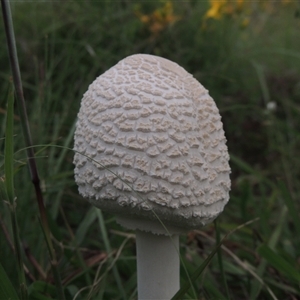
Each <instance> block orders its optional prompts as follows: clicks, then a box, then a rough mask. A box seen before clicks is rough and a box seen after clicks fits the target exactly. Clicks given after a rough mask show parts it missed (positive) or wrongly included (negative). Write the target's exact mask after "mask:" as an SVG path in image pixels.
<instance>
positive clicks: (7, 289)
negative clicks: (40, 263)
mask: <svg viewBox="0 0 300 300" xmlns="http://www.w3.org/2000/svg"><path fill="white" fill-rule="evenodd" d="M0 299H7V300H18V299H19V297H18V295H17V292H16V291H15V289H14V287H13V285H12V283H11V281H10V280H9V278H8V276H7V274H6V272H5V270H4V269H3V267H2V265H1V263H0Z"/></svg>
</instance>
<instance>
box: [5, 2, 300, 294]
mask: <svg viewBox="0 0 300 300" xmlns="http://www.w3.org/2000/svg"><path fill="white" fill-rule="evenodd" d="M240 2H243V1H240ZM283 2H284V3H283ZM223 3H224V4H223V6H222V7H220V8H219V10H218V12H219V15H218V14H215V15H212V17H211V18H209V17H208V13H207V12H208V11H209V9H211V8H214V5H215V4H214V3H209V2H208V1H195V0H194V1H192V0H190V1H184V2H183V1H173V2H171V1H167V2H166V1H151V2H148V1H147V2H146V1H141V2H131V1H108V0H107V1H72V2H70V1H65V2H55V1H47V2H44V1H39V2H38V1H34V2H26V3H25V2H13V3H12V12H13V18H14V25H15V34H16V39H17V47H18V54H19V61H20V67H21V75H22V79H23V84H24V91H25V98H26V100H27V109H28V114H29V120H30V127H31V131H32V135H33V141H34V144H35V145H44V144H52V145H61V146H65V147H70V148H72V146H73V132H74V125H75V121H76V114H77V112H78V109H79V105H80V100H81V97H82V94H83V93H84V92H85V91H86V90H87V88H88V85H89V84H90V83H91V82H92V81H93V80H94V79H95V78H96V77H97V76H99V75H100V74H102V73H103V72H104V71H105V70H107V69H108V68H110V67H111V66H113V65H114V64H115V63H117V62H118V61H119V60H121V59H122V58H124V57H126V56H128V55H130V54H134V53H150V54H155V55H160V56H163V57H166V58H168V59H170V60H173V61H175V62H177V63H178V64H180V65H181V66H183V67H184V68H185V69H186V70H187V71H188V72H190V73H192V74H193V75H194V76H195V77H196V78H197V79H198V80H199V81H200V82H201V83H202V84H203V85H204V86H205V87H206V88H208V89H209V91H210V94H211V95H212V96H213V98H214V99H215V101H216V103H217V105H218V107H219V109H220V113H221V115H222V120H223V123H224V127H225V132H226V136H227V139H228V147H229V151H230V155H231V167H232V191H231V199H230V202H229V203H228V205H227V206H226V208H225V211H224V213H223V214H222V215H221V216H220V217H219V218H218V224H219V226H218V228H219V229H220V234H221V236H223V235H224V234H226V233H228V232H229V231H230V230H232V229H235V228H237V227H238V226H240V225H242V224H244V223H245V222H247V221H251V220H254V219H256V218H259V219H258V220H257V221H255V222H253V223H251V224H250V225H248V226H245V227H242V228H241V229H239V230H238V231H236V232H234V233H233V234H231V235H230V236H229V237H228V238H227V239H226V241H225V242H224V244H223V251H222V262H223V267H224V273H225V281H226V283H227V286H228V291H229V292H228V293H226V284H225V283H224V280H222V272H221V271H220V267H219V264H218V260H217V257H216V258H214V259H213V261H212V263H211V264H210V266H209V267H208V268H207V269H206V270H205V272H203V273H202V275H201V277H200V278H198V279H197V280H195V281H194V282H193V285H194V292H191V291H190V292H189V293H187V294H186V299H227V298H230V299H274V297H277V299H297V298H299V297H300V287H299V282H300V280H299V277H300V275H299V274H300V273H299V271H300V220H299V208H300V207H299V195H300V190H299V189H300V184H299V183H300V174H299V173H300V171H299V170H300V156H299V149H300V139H299V138H300V135H299V132H300V122H299V118H300V80H299V78H300V77H299V75H300V41H299V30H300V18H299V14H300V7H299V5H298V4H297V1H281V2H280V1H277V2H274V1H264V2H245V3H244V4H242V5H241V6H238V5H237V4H236V1H231V3H227V4H226V1H223ZM215 9H217V7H215ZM205 16H206V17H205ZM0 41H2V45H4V44H5V42H4V41H5V37H4V31H3V24H2V23H1V24H0ZM0 65H1V69H0V78H1V81H0V95H1V97H0V122H1V125H2V126H1V127H0V128H1V129H0V130H1V137H2V138H1V139H0V151H1V156H0V161H1V168H0V176H1V186H0V195H1V202H0V218H1V228H2V230H0V262H1V264H2V266H3V267H4V269H5V270H6V272H7V274H8V276H9V278H10V279H11V280H12V282H13V284H14V285H15V286H17V278H16V276H15V274H16V260H15V259H14V255H13V253H12V250H11V247H10V245H9V240H12V233H11V229H10V226H9V224H10V222H9V214H8V209H7V205H6V202H5V200H6V199H5V195H4V192H3V187H2V185H3V182H4V176H3V174H4V169H3V162H4V156H3V153H4V144H5V139H4V136H5V113H6V101H7V95H8V87H9V85H10V76H11V72H10V69H9V63H8V55H7V51H6V47H4V46H3V47H1V48H0ZM14 147H15V148H14V151H15V155H14V159H15V169H14V170H15V178H14V179H15V194H16V196H17V211H18V213H17V218H18V223H19V227H20V233H21V234H20V235H21V239H22V243H23V245H22V246H23V249H24V257H25V264H26V266H27V268H28V269H29V272H30V277H28V279H27V282H28V286H29V292H30V295H31V298H32V299H42V298H41V297H42V296H41V295H44V296H45V297H48V298H51V297H52V298H54V299H55V298H56V292H55V288H54V287H53V278H52V273H51V269H50V264H49V258H48V254H47V249H46V245H45V241H44V237H43V233H42V230H41V227H40V223H39V217H38V209H37V205H36V202H35V196H34V191H33V187H32V184H31V183H30V179H29V174H28V169H27V166H26V154H25V151H24V150H22V149H23V147H24V143H23V139H22V134H21V129H20V122H19V117H18V112H17V111H16V113H15V146H14ZM36 151H37V162H38V168H39V172H40V177H41V180H42V188H43V192H44V197H45V201H46V207H47V212H48V215H49V219H50V226H51V230H52V234H53V240H54V244H55V247H56V250H57V255H58V258H59V269H60V273H61V276H62V280H63V284H64V286H65V293H66V297H67V299H75V298H76V299H92V298H93V297H95V298H97V297H96V296H98V298H97V299H135V298H136V271H135V270H136V266H135V243H134V236H133V235H132V234H131V233H130V232H127V231H126V230H125V229H123V228H121V227H119V226H118V225H117V224H116V223H115V221H114V218H113V216H111V215H109V214H106V213H105V212H103V213H102V212H100V211H99V210H96V209H94V208H91V207H90V205H88V204H87V203H86V201H84V200H83V199H82V198H81V197H80V196H79V195H78V193H77V187H76V185H75V183H74V179H73V165H72V159H73V153H72V151H69V150H65V149H61V148H56V147H51V146H49V147H38V148H36ZM215 239H216V228H215V226H214V225H213V224H212V225H211V226H207V227H205V228H203V229H202V230H201V231H195V232H190V233H188V234H187V235H186V236H182V237H181V254H182V257H183V261H184V263H185V266H186V269H187V270H188V273H189V274H192V273H193V272H194V271H195V270H196V269H197V267H198V266H199V265H200V264H201V263H202V262H203V261H204V260H205V258H206V257H207V256H208V254H209V253H210V251H211V250H212V248H213V246H214V244H215ZM182 270H183V268H182ZM181 278H182V282H184V281H186V280H187V274H186V273H185V272H184V271H182V276H181ZM48 298H47V299H48Z"/></svg>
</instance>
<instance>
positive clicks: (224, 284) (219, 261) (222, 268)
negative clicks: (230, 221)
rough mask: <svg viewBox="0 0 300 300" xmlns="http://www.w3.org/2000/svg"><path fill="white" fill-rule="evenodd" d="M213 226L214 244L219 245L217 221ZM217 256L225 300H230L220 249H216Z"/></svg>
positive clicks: (219, 235)
mask: <svg viewBox="0 0 300 300" xmlns="http://www.w3.org/2000/svg"><path fill="white" fill-rule="evenodd" d="M214 224H215V228H216V242H217V244H220V242H221V234H220V228H219V226H218V221H217V220H215V221H214ZM217 256H218V263H219V268H220V272H221V276H222V281H223V286H224V288H225V292H226V299H230V297H229V290H228V285H227V281H226V275H225V272H224V267H223V258H222V251H221V247H220V248H218V250H217Z"/></svg>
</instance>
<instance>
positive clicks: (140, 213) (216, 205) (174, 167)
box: [74, 54, 230, 232]
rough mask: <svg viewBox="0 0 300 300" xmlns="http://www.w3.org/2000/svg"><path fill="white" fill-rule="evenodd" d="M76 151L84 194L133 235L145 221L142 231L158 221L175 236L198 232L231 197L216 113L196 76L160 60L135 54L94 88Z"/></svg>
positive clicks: (81, 119)
mask: <svg viewBox="0 0 300 300" xmlns="http://www.w3.org/2000/svg"><path fill="white" fill-rule="evenodd" d="M74 150H75V151H78V152H79V153H78V152H76V153H75V157H74V164H75V180H76V183H77V184H78V186H79V193H80V194H81V195H82V196H83V197H85V198H87V199H88V200H89V201H90V202H91V203H92V204H93V205H95V206H97V207H99V208H101V209H103V210H106V211H109V212H112V213H115V214H117V215H119V216H120V220H121V223H122V222H123V223H124V224H125V223H126V222H127V221H129V223H130V224H125V225H126V226H128V227H130V228H132V229H136V228H138V225H137V224H138V222H139V221H140V220H141V219H143V220H144V225H143V227H142V228H139V229H144V230H150V225H149V224H150V223H153V221H154V220H156V219H157V217H159V219H160V220H161V221H162V222H163V223H164V224H165V225H169V226H170V228H174V229H175V231H176V230H177V231H180V229H184V230H186V229H193V228H197V227H200V226H203V225H205V224H207V223H209V222H211V221H212V220H214V219H215V218H216V217H217V216H218V215H219V214H220V213H221V212H222V211H223V208H224V206H225V204H226V203H227V202H228V199H229V190H230V178H229V174H230V167H229V164H228V161H229V155H228V151H227V146H226V138H225V136H224V131H223V125H222V122H221V116H220V114H219V111H218V108H217V107H216V104H215V102H214V101H213V99H212V98H211V97H210V96H209V94H208V91H207V90H206V89H205V88H204V87H203V86H202V85H201V84H200V83H199V82H198V81H197V80H196V79H194V78H193V76H192V75H191V74H189V73H187V72H186V71H185V70H184V69H183V68H182V67H180V66H179V65H177V64H176V63H174V62H171V61H169V60H167V59H164V58H161V57H157V56H153V55H146V54H136V55H132V56H129V57H127V58H125V59H123V60H121V61H120V62H119V63H118V64H117V65H115V66H114V67H112V68H111V69H109V70H108V71H106V72H105V73H104V74H102V75H101V76H99V77H98V78H97V79H96V80H95V81H94V82H93V83H92V84H91V85H90V86H89V89H88V91H87V92H86V93H85V94H84V96H83V99H82V102H81V108H80V111H79V114H78V122H77V126H76V132H75V146H74ZM80 153H82V154H83V155H82V154H80ZM124 219H125V221H124ZM122 220H123V221H122ZM126 220H127V221H126ZM147 220H148V221H147ZM154 223H155V222H154ZM157 227H159V225H158V226H157ZM155 231H156V232H160V230H159V229H156V230H155Z"/></svg>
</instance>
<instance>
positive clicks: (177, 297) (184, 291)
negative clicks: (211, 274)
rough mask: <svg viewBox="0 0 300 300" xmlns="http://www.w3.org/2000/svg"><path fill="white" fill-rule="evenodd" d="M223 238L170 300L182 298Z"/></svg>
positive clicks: (207, 263)
mask: <svg viewBox="0 0 300 300" xmlns="http://www.w3.org/2000/svg"><path fill="white" fill-rule="evenodd" d="M224 239H225V238H223V239H222V241H221V242H220V243H219V244H217V245H216V246H215V247H214V249H213V250H212V251H211V253H210V254H209V256H208V257H207V258H206V259H205V261H204V262H203V263H202V264H201V265H200V266H199V267H198V268H197V270H196V271H195V272H194V273H193V274H192V275H191V276H190V279H191V280H190V281H188V282H186V283H185V284H184V285H183V286H182V287H181V288H180V290H179V291H178V292H177V293H176V294H175V296H174V297H173V298H172V300H180V299H184V295H185V293H186V292H187V291H188V290H189V289H190V288H191V283H192V282H195V281H196V280H197V278H198V277H199V276H200V275H201V274H202V272H203V271H204V269H205V268H206V267H207V266H208V265H209V263H210V262H211V260H212V259H213V257H214V256H215V254H216V253H217V251H218V249H219V248H220V247H221V246H222V243H223V241H224Z"/></svg>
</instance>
